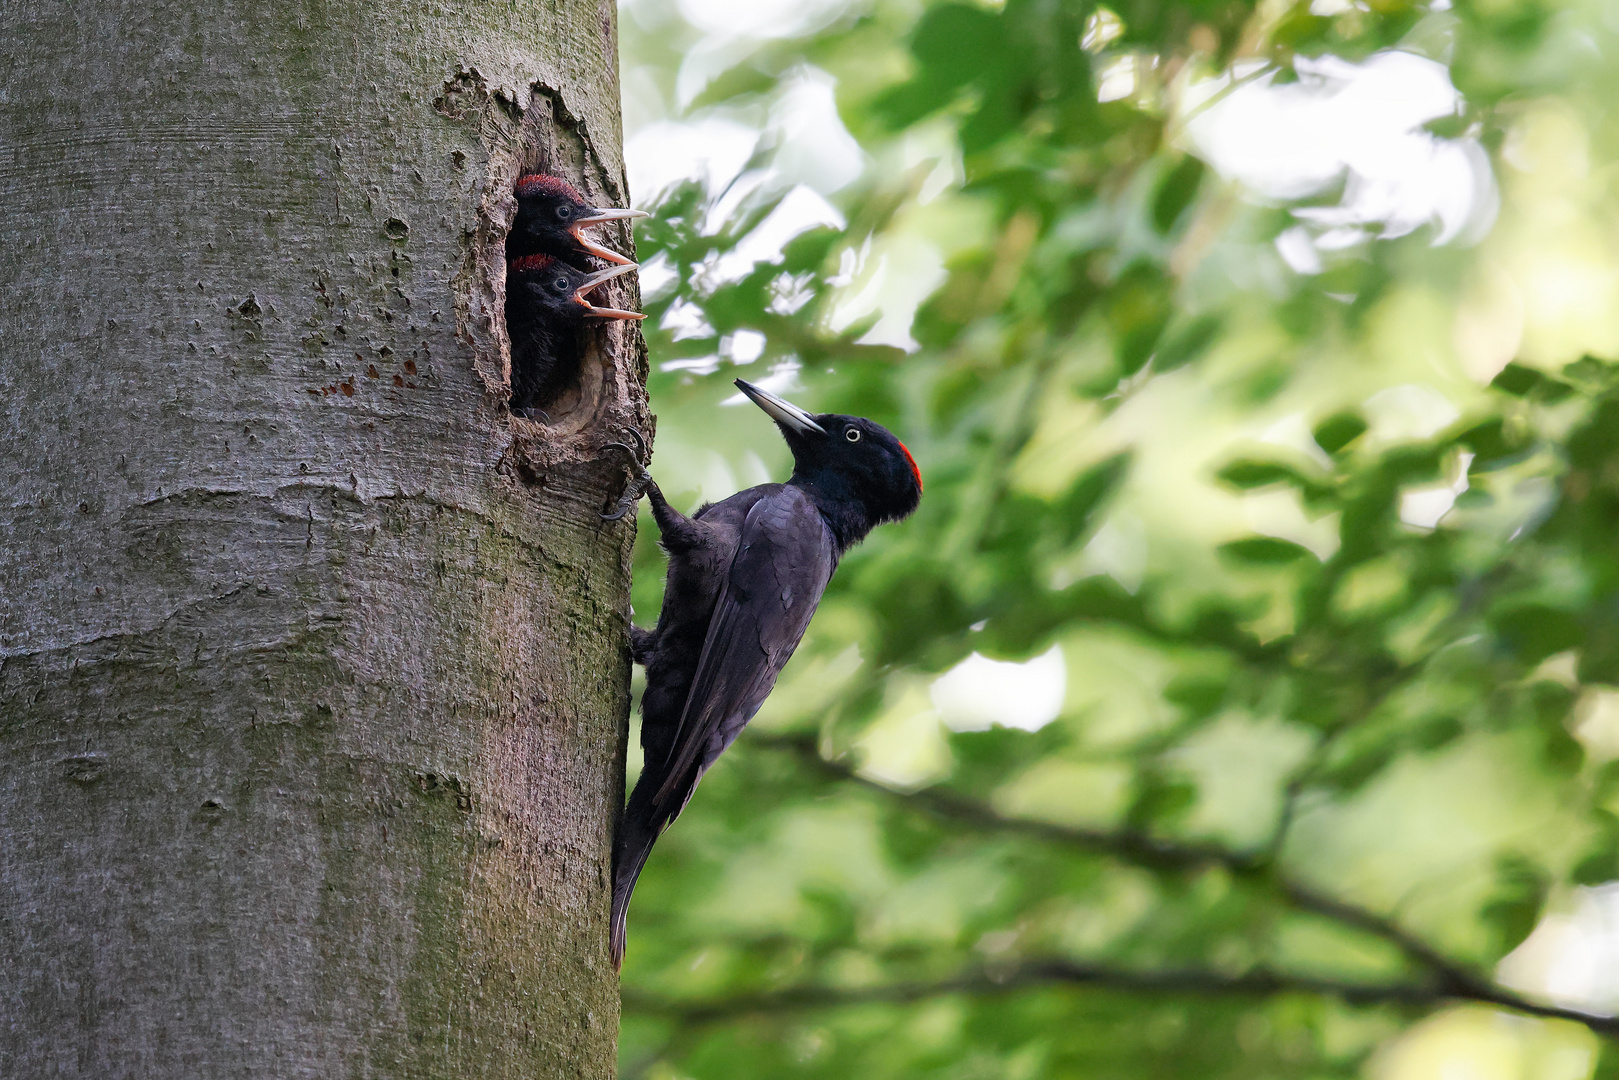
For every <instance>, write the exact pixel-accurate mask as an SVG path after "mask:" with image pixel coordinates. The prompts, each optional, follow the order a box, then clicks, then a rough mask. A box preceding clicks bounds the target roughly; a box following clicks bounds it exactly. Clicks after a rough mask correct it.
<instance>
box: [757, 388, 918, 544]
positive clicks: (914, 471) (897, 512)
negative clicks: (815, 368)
mask: <svg viewBox="0 0 1619 1080" xmlns="http://www.w3.org/2000/svg"><path fill="white" fill-rule="evenodd" d="M736 385H737V386H738V387H740V388H741V390H742V392H743V393H744V394H746V395H747V396H748V397H749V398H751V399H752V400H753V403H754V404H755V405H758V406H759V407H760V408H761V409H763V410H764V411H765V412H766V413H767V414H769V416H770V418H771V419H772V420H774V421H775V422H776V427H777V428H779V429H780V430H781V434H782V438H784V439H785V440H786V441H787V446H788V448H789V449H791V450H792V452H793V478H792V480H791V481H790V483H793V484H796V485H798V486H800V487H803V488H805V489H806V490H808V491H810V492H811V493H812V495H813V496H814V497H815V499H816V501H817V503H819V504H822V508H823V510H830V509H834V508H837V507H847V508H850V509H851V510H856V511H857V513H856V514H855V516H854V518H853V519H852V522H851V527H850V528H849V530H848V532H849V533H850V534H851V535H850V537H849V538H850V539H852V540H858V539H859V538H860V537H861V536H863V535H864V534H865V533H866V532H867V531H868V530H870V529H872V528H875V527H876V526H878V525H881V524H882V523H883V522H885V521H898V520H900V519H901V518H904V517H907V516H909V515H910V513H911V512H912V511H913V510H915V509H916V507H917V504H918V503H920V502H921V500H922V470H921V469H919V468H917V465H916V459H915V458H913V457H911V452H910V451H909V450H907V449H906V448H905V444H904V443H902V442H900V441H899V439H897V438H895V436H894V433H893V432H891V431H889V430H888V429H887V428H885V427H883V426H882V425H881V424H879V423H877V422H875V421H873V420H867V419H866V418H864V417H861V416H845V415H843V414H841V413H810V412H806V411H805V410H803V409H801V408H799V407H798V406H797V405H794V404H793V403H792V402H790V401H785V400H783V399H782V398H779V397H777V396H776V395H775V394H772V393H770V392H769V391H767V390H762V389H760V388H759V387H757V386H754V385H753V384H751V383H747V382H744V381H742V380H741V379H738V380H736Z"/></svg>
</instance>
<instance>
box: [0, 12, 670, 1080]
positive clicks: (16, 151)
mask: <svg viewBox="0 0 1619 1080" xmlns="http://www.w3.org/2000/svg"><path fill="white" fill-rule="evenodd" d="M0 36H3V38H4V40H5V41H6V43H7V45H6V48H5V50H4V56H3V57H0V187H3V191H4V198H3V199H0V237H3V243H0V296H3V297H4V302H3V303H0V535H3V542H0V954H3V955H4V956H5V957H6V960H5V962H4V963H3V964H0V1017H3V1018H4V1019H3V1022H0V1076H6V1077H19V1078H26V1077H42V1076H94V1077H102V1078H104V1077H157V1076H162V1077H169V1078H173V1077H208V1078H216V1077H226V1076H232V1077H234V1076H263V1077H291V1076H309V1077H327V1076H333V1077H336V1076H342V1077H370V1076H386V1077H404V1076H409V1077H440V1076H442V1077H451V1076H454V1077H508V1076H510V1077H553V1076H555V1077H562V1076H567V1077H607V1076H610V1075H611V1074H612V1072H613V1062H614V1043H615V1039H616V1035H617V1027H618V1001H617V991H618V985H617V976H616V973H615V972H614V970H613V967H612V964H611V963H610V962H609V960H608V955H607V914H608V885H609V883H608V873H609V852H610V841H611V835H612V828H613V822H614V817H615V814H616V812H617V807H618V805H619V800H620V798H621V782H622V781H621V777H622V755H623V738H624V727H625V720H626V716H627V710H628V690H629V665H628V655H627V648H626V644H625V632H624V626H625V613H626V611H627V605H628V582H629V562H628V559H629V545H630V543H631V540H632V536H631V530H632V528H633V526H631V525H628V524H626V523H622V522H620V523H613V524H604V523H602V522H600V521H599V520H598V518H597V513H598V511H599V510H600V509H601V508H602V507H603V506H604V505H605V504H606V503H608V502H609V501H610V500H611V498H612V497H614V496H616V494H617V493H618V492H619V491H620V490H621V489H622V485H623V483H624V479H625V472H624V469H623V467H622V462H621V461H620V460H619V459H617V458H613V457H611V456H608V457H603V456H602V453H601V451H600V447H601V444H602V443H604V442H607V441H611V440H613V439H615V438H617V437H619V436H620V433H621V432H622V431H623V430H624V429H625V428H626V427H628V426H631V425H634V426H637V427H640V428H641V429H642V430H645V428H646V425H647V421H648V417H647V416H646V412H645V401H644V394H643V391H642V382H643V374H644V372H643V370H642V364H643V360H642V358H641V355H640V352H639V349H640V346H639V338H638V336H637V335H635V332H634V330H633V329H629V328H625V327H622V326H616V325H615V326H613V327H611V328H607V329H605V330H603V331H602V332H601V336H600V339H599V342H598V345H599V348H598V349H597V350H596V351H595V353H594V354H593V355H592V357H591V362H590V363H589V364H588V365H587V370H586V372H585V374H584V376H583V377H582V378H581V380H580V384H579V386H578V387H576V388H575V390H574V392H573V393H572V394H571V396H570V397H569V399H568V407H567V408H565V409H563V410H558V411H556V415H553V417H552V421H553V423H551V424H549V425H545V424H540V423H531V422H528V421H522V420H514V419H512V418H511V417H509V416H508V415H507V412H506V409H505V404H504V402H505V389H504V385H503V383H504V379H505V365H506V363H507V360H506V356H507V353H506V349H505V344H504V332H503V327H502V326H501V324H500V311H501V299H502V296H503V292H502V290H503V281H502V274H501V270H502V266H503V264H502V261H501V240H502V236H503V230H504V227H505V226H506V224H508V223H509V220H510V216H511V214H512V212H513V204H512V202H511V199H510V195H509V192H510V188H511V184H512V181H513V179H514V178H515V177H516V175H517V174H518V171H519V170H520V169H522V168H524V167H532V166H535V165H544V166H547V167H549V168H551V169H552V170H553V171H555V172H558V173H560V174H562V175H565V176H570V177H572V178H573V179H574V180H575V181H576V182H578V183H579V186H581V188H582V189H583V190H585V191H586V192H587V194H594V195H599V196H602V197H604V198H606V199H610V200H613V201H615V202H617V203H618V204H620V205H622V204H623V202H624V199H625V192H624V188H623V183H622V167H621V162H620V157H619V151H620V138H621V135H620V131H619V121H618V116H619V111H618V110H619V105H618V87H617V79H616V71H617V57H616V42H615V26H614V10H613V6H612V4H611V3H610V2H609V0H556V2H551V3H545V4H539V3H533V2H529V0H523V2H520V3H509V2H500V3H496V2H492V0H490V2H477V0H473V2H467V3H461V4H441V3H434V2H421V0H393V2H390V3H388V4H374V3H361V2H359V0H329V2H296V0H255V2H253V3H243V2H240V0H222V2H219V3H214V4H203V5H200V6H199V5H196V4H194V3H190V2H188V3H184V4H181V3H173V2H164V0H157V2H153V0H139V2H135V0H74V2H72V3H68V2H66V0H8V2H7V3H6V4H4V5H0ZM619 243H620V244H621V245H622V243H623V238H622V236H621V238H620V240H619ZM618 288H619V290H620V291H618V292H617V293H610V294H609V297H610V299H612V300H614V301H617V302H618V303H620V304H622V303H625V302H629V303H633V302H634V299H633V296H627V295H625V292H624V290H625V289H626V288H627V289H633V288H634V286H633V279H631V283H630V284H629V285H628V286H624V285H620V286H619V287H618Z"/></svg>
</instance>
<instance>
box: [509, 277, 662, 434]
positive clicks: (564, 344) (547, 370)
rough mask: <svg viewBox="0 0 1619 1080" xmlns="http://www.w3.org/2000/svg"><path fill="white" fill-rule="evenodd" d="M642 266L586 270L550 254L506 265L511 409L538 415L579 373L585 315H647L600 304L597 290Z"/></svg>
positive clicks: (633, 316)
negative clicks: (595, 294) (593, 294)
mask: <svg viewBox="0 0 1619 1080" xmlns="http://www.w3.org/2000/svg"><path fill="white" fill-rule="evenodd" d="M635 269H637V267H636V264H635V263H623V264H621V265H618V266H612V267H609V268H607V269H606V270H598V271H596V272H595V273H593V274H587V273H585V272H583V271H581V270H575V269H574V268H573V267H571V266H569V265H568V264H567V263H565V262H561V261H559V260H557V259H553V258H552V257H551V256H549V255H529V256H527V257H525V258H521V259H513V260H512V261H511V262H509V263H508V264H507V266H506V330H507V332H508V334H510V336H511V343H512V397H511V409H512V412H514V413H517V414H518V415H520V416H533V415H534V414H535V413H536V412H538V411H540V410H541V409H543V407H544V406H545V405H546V404H548V403H550V402H551V401H553V400H554V399H555V398H556V396H557V395H558V394H559V393H561V392H562V390H563V388H565V387H566V386H567V384H568V382H569V381H570V380H571V379H572V378H573V377H574V376H575V375H577V374H578V372H579V364H580V361H581V360H582V359H583V358H584V354H585V332H586V323H585V320H586V319H631V320H633V319H644V318H646V316H645V315H644V314H643V313H641V312H639V311H623V310H620V309H619V308H610V307H597V306H595V305H594V304H592V303H591V302H590V301H589V300H588V299H586V297H587V295H588V294H589V293H590V291H591V290H592V289H595V288H596V287H597V286H599V285H601V284H603V283H604V282H607V281H611V280H612V279H613V278H616V277H620V276H622V275H624V274H627V273H629V272H630V271H631V270H635Z"/></svg>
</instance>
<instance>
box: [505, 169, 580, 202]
mask: <svg viewBox="0 0 1619 1080" xmlns="http://www.w3.org/2000/svg"><path fill="white" fill-rule="evenodd" d="M517 194H518V196H519V197H521V198H533V197H535V196H540V195H551V196H554V197H557V198H562V199H567V200H568V201H569V202H574V203H579V204H580V205H583V204H584V201H585V197H584V196H583V195H581V194H579V192H578V191H576V190H575V189H574V186H573V185H572V184H570V183H568V182H567V181H566V180H563V179H561V178H559V177H555V176H547V175H545V174H544V173H529V174H528V175H527V176H521V177H518V179H517Z"/></svg>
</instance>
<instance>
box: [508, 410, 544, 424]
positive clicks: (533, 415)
mask: <svg viewBox="0 0 1619 1080" xmlns="http://www.w3.org/2000/svg"><path fill="white" fill-rule="evenodd" d="M512 415H513V416H521V417H522V418H523V419H524V420H544V421H545V422H546V423H547V424H549V423H550V422H551V414H550V413H548V412H546V411H545V410H544V409H529V408H522V409H513V410H512Z"/></svg>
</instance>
